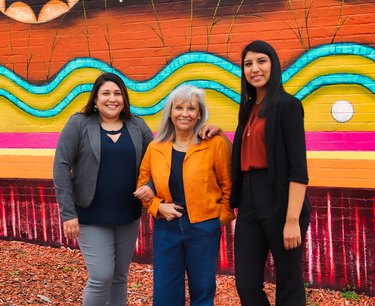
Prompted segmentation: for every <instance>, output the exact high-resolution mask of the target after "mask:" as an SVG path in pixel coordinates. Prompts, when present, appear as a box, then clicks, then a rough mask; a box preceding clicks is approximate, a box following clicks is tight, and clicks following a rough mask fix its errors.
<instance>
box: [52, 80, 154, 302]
mask: <svg viewBox="0 0 375 306" xmlns="http://www.w3.org/2000/svg"><path fill="white" fill-rule="evenodd" d="M152 139H153V135H152V132H151V130H150V129H149V128H148V126H147V125H146V123H145V122H144V120H143V119H141V118H139V117H137V116H134V115H132V114H131V113H130V103H129V97H128V93H127V89H126V87H125V84H124V83H123V81H122V79H121V78H120V77H119V76H117V75H116V74H113V73H104V74H102V75H100V76H99V77H98V78H97V80H96V81H95V83H94V87H93V89H92V92H91V95H90V98H89V100H88V102H87V104H86V106H85V107H84V108H83V110H82V112H81V113H77V114H75V115H73V116H71V117H70V119H69V121H68V122H67V124H66V125H65V127H64V129H63V130H62V132H61V135H60V139H59V141H58V144H57V148H56V155H55V160H54V169H53V179H54V185H55V192H56V197H57V201H58V203H59V205H60V213H61V218H62V221H63V227H64V235H65V236H66V237H67V238H69V239H77V241H78V244H79V247H80V249H81V252H82V254H83V257H84V260H85V264H86V267H87V271H88V276H89V278H88V282H87V284H86V287H85V289H84V297H83V305H90V306H96V305H98V306H99V305H100V306H101V305H126V291H127V276H128V269H129V265H130V262H131V259H132V256H133V252H134V249H135V243H136V239H137V236H138V231H139V220H140V216H141V211H142V206H141V203H140V202H139V200H138V199H137V198H136V197H135V196H134V194H133V193H134V191H135V189H136V182H137V179H138V169H139V165H140V162H141V159H142V157H143V154H144V152H145V150H146V148H147V146H148V144H149V143H150V141H151V140H152ZM152 195H153V192H152V191H151V189H150V188H148V187H145V188H143V189H142V190H141V191H138V194H137V197H138V198H142V197H143V198H144V199H147V198H148V197H149V198H151V197H152Z"/></svg>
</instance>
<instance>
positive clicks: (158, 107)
mask: <svg viewBox="0 0 375 306" xmlns="http://www.w3.org/2000/svg"><path fill="white" fill-rule="evenodd" d="M182 84H186V85H192V86H197V87H200V88H202V89H210V90H214V91H217V92H219V93H221V94H223V95H224V96H226V97H228V98H229V99H231V100H233V101H235V102H236V103H238V104H239V103H240V99H241V97H240V95H239V94H238V93H236V92H235V91H233V90H231V89H229V88H227V87H225V86H223V85H222V84H220V83H217V82H214V81H206V80H193V81H185V82H182V83H181V84H178V86H180V85H182ZM168 96H169V95H168ZM168 96H166V97H164V98H163V99H162V100H160V101H159V102H158V103H157V104H155V105H153V106H150V107H142V108H140V107H134V106H130V111H131V112H132V113H133V114H136V115H138V116H150V115H154V114H157V113H158V112H160V111H162V110H163V108H164V106H165V103H166V101H167V99H168Z"/></svg>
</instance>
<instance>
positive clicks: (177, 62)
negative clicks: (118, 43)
mask: <svg viewBox="0 0 375 306" xmlns="http://www.w3.org/2000/svg"><path fill="white" fill-rule="evenodd" d="M193 63H205V64H212V65H215V66H217V67H219V68H221V69H224V70H225V71H227V72H230V73H232V74H233V75H234V76H236V77H240V76H241V69H240V68H239V67H238V66H236V65H234V64H232V63H230V62H229V61H227V60H225V59H223V58H221V57H219V56H216V55H213V54H209V53H204V52H190V53H185V54H182V55H180V56H178V57H176V58H175V59H173V60H172V61H171V62H170V63H168V65H167V66H165V67H164V68H163V69H162V70H161V71H160V72H159V73H157V74H156V75H155V76H154V77H153V78H152V79H149V80H145V81H133V80H131V79H129V78H127V77H126V76H124V75H123V74H122V73H121V72H120V71H118V70H117V69H115V68H113V67H111V66H109V65H108V64H106V63H104V62H102V61H100V60H97V59H93V58H76V59H74V60H72V61H70V62H69V63H67V64H66V65H65V66H64V67H63V68H62V69H61V70H60V72H59V73H58V74H57V75H56V77H55V78H54V79H53V80H51V81H50V82H49V83H47V84H43V85H33V84H30V83H28V82H26V81H25V80H23V79H22V78H21V77H19V76H17V75H16V74H15V73H14V72H12V71H10V70H9V69H7V68H5V67H3V66H1V67H0V75H3V76H5V77H6V78H8V79H10V80H11V81H13V82H14V83H16V84H17V85H19V86H20V87H22V88H23V89H25V90H26V91H29V92H30V93H33V94H47V93H50V92H52V91H53V90H54V89H55V88H57V87H58V86H59V84H60V83H61V82H62V81H63V80H64V79H65V78H67V76H68V75H69V74H70V73H72V72H73V71H75V70H77V69H82V68H93V69H98V70H101V71H102V72H112V73H116V74H117V75H119V76H120V77H121V78H122V79H123V81H124V83H125V85H126V87H128V88H129V89H131V90H133V91H136V92H147V91H149V90H151V89H153V88H155V87H157V86H158V85H160V84H161V83H163V82H164V81H165V80H166V79H167V78H168V77H169V76H171V75H172V74H173V73H174V72H176V71H177V70H178V69H180V68H181V67H184V66H186V65H188V64H193Z"/></svg>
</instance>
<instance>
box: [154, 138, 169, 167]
mask: <svg viewBox="0 0 375 306" xmlns="http://www.w3.org/2000/svg"><path fill="white" fill-rule="evenodd" d="M152 149H154V150H155V151H158V152H159V153H160V154H161V155H163V156H164V158H165V161H166V163H167V165H168V167H169V168H171V163H172V142H171V141H166V142H159V143H157V145H155V146H153V147H152Z"/></svg>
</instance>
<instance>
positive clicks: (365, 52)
mask: <svg viewBox="0 0 375 306" xmlns="http://www.w3.org/2000/svg"><path fill="white" fill-rule="evenodd" d="M339 54H347V55H360V56H364V57H366V58H369V59H371V60H373V61H374V60H375V49H373V48H371V47H367V46H363V45H359V44H354V43H338V44H331V45H325V46H321V47H318V48H316V49H313V50H310V51H308V52H307V53H305V54H304V55H302V56H301V57H300V58H299V59H298V60H297V61H296V62H295V63H294V64H293V65H292V66H291V67H290V68H288V69H287V70H286V71H284V73H283V82H284V83H285V82H287V81H288V80H289V79H290V78H291V77H293V76H294V75H295V74H296V73H297V72H298V71H300V70H301V69H303V68H304V67H305V66H306V65H308V64H310V63H311V62H312V61H314V60H316V59H318V58H320V57H325V56H330V55H339ZM192 63H209V64H213V65H216V66H217V67H220V68H221V69H223V70H226V71H228V72H230V73H232V74H233V75H234V76H235V77H237V78H240V76H241V69H240V68H239V67H238V66H235V65H234V64H232V63H230V62H228V61H227V60H225V59H223V58H221V57H218V56H216V55H212V54H208V53H204V52H191V53H185V54H183V55H181V56H179V57H177V58H175V59H174V60H172V61H171V62H170V63H169V64H168V65H167V66H166V67H164V68H163V69H162V70H161V71H160V72H159V73H158V74H157V75H156V76H155V77H153V78H152V79H150V80H146V81H132V80H130V79H128V78H126V77H125V76H123V75H122V74H121V73H120V72H119V71H118V70H116V69H114V68H113V67H110V66H109V65H107V64H106V63H104V62H101V61H99V60H96V59H92V58H78V59H75V60H73V61H71V62H69V63H67V64H66V65H65V66H64V67H63V68H62V69H61V70H60V72H59V73H58V74H57V75H56V77H55V78H54V79H53V80H52V81H51V82H49V83H47V84H44V85H32V84H30V83H28V82H26V81H24V80H23V79H22V78H20V77H19V76H17V75H16V74H14V73H13V72H12V71H10V70H8V69H7V68H5V67H0V75H4V76H5V77H7V78H9V79H10V80H12V81H13V82H15V83H16V84H18V85H19V86H21V87H22V88H24V89H25V90H27V91H29V92H31V93H33V94H46V93H50V92H51V91H53V90H54V89H55V88H56V87H57V86H59V84H60V83H61V82H62V81H63V80H64V79H65V78H67V76H68V75H69V74H70V73H71V72H73V71H75V70H76V69H81V68H94V69H99V70H100V71H103V72H113V73H116V74H118V75H119V76H120V77H121V78H122V79H123V80H124V82H125V84H126V86H127V87H128V88H129V89H131V90H133V91H135V92H147V91H149V90H151V89H153V88H155V87H156V86H158V85H160V84H161V83H163V82H164V81H165V80H166V79H167V78H168V77H169V76H171V75H172V74H173V73H174V72H176V71H177V70H178V69H180V68H181V67H184V66H185V65H188V64H192ZM184 83H185V84H192V85H195V86H199V87H201V88H203V89H211V90H215V91H217V92H219V93H221V94H223V95H225V96H226V97H228V98H229V99H231V100H233V101H234V102H236V103H239V102H240V96H239V94H237V93H236V92H234V91H233V90H232V89H230V88H227V87H225V86H224V85H222V84H219V83H218V82H216V81H210V80H191V81H187V82H184ZM334 84H358V85H361V86H364V87H365V88H367V89H368V90H370V91H371V92H372V93H375V91H374V87H375V85H374V84H375V82H374V80H372V79H370V78H368V77H365V76H362V75H356V74H345V73H343V74H329V75H324V76H320V77H318V78H316V79H314V80H311V81H310V82H309V83H308V84H306V85H305V86H304V87H303V88H301V89H300V90H299V91H298V92H297V94H296V96H297V97H298V98H299V99H301V100H302V99H304V98H305V97H307V96H308V95H310V94H311V93H312V92H313V91H315V90H316V89H318V88H319V87H322V86H326V85H334ZM178 85H180V84H178ZM92 86H93V84H91V83H90V84H80V85H78V86H76V87H75V88H74V89H72V90H71V91H70V92H69V93H68V94H67V96H66V97H64V99H63V100H61V101H60V102H59V103H58V104H57V105H56V106H55V107H53V108H51V109H49V110H38V109H34V108H32V107H30V106H28V105H27V104H26V103H24V102H23V101H21V100H19V99H18V98H17V97H15V96H14V95H13V94H11V93H9V92H7V91H6V90H4V89H0V96H3V97H5V98H6V99H8V100H10V101H11V102H12V103H13V104H14V105H16V106H17V107H19V108H20V109H22V110H24V111H25V112H27V113H29V114H31V115H34V116H37V117H44V118H45V117H53V116H56V115H58V114H59V113H60V112H61V111H62V110H64V109H65V108H66V107H67V106H68V105H69V104H70V103H71V102H72V101H73V100H74V99H75V98H76V97H77V96H78V95H79V94H81V93H83V92H89V91H91V89H92ZM166 99H167V97H164V98H163V99H162V100H160V101H158V102H157V103H156V104H155V105H153V106H150V107H143V108H140V107H134V106H131V111H132V112H133V113H134V114H137V115H141V116H147V115H153V114H156V113H158V112H159V111H160V110H162V109H163V107H164V105H165V101H166Z"/></svg>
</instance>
